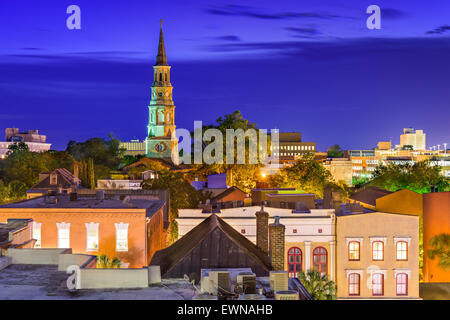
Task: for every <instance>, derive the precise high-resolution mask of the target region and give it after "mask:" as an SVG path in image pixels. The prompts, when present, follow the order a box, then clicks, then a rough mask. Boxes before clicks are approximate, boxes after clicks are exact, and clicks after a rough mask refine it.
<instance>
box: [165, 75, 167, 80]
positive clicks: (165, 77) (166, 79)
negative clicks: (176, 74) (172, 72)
mask: <svg viewBox="0 0 450 320" xmlns="http://www.w3.org/2000/svg"><path fill="white" fill-rule="evenodd" d="M165 75H166V77H165V78H166V81H167V73H166V74H165Z"/></svg>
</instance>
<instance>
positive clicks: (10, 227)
mask: <svg viewBox="0 0 450 320" xmlns="http://www.w3.org/2000/svg"><path fill="white" fill-rule="evenodd" d="M29 221H30V220H28V219H9V220H8V223H0V244H1V243H2V242H7V241H8V240H9V233H10V232H11V231H15V230H19V229H21V228H23V227H25V226H26V225H27V224H28V222H29Z"/></svg>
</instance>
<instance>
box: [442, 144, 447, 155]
mask: <svg viewBox="0 0 450 320" xmlns="http://www.w3.org/2000/svg"><path fill="white" fill-rule="evenodd" d="M443 145H444V152H445V154H447V142H444V143H443Z"/></svg>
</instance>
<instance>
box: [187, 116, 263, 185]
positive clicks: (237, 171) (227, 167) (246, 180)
mask: <svg viewBox="0 0 450 320" xmlns="http://www.w3.org/2000/svg"><path fill="white" fill-rule="evenodd" d="M208 129H218V130H219V131H220V132H221V133H222V136H223V141H222V146H223V150H222V152H223V163H219V164H212V165H207V164H201V165H193V168H194V169H193V170H192V172H191V173H190V178H192V177H194V176H195V177H205V176H206V175H209V174H217V173H224V172H226V173H227V184H228V185H229V186H235V187H238V188H240V189H241V190H243V191H244V192H247V193H248V192H250V191H251V189H253V188H255V187H256V181H257V180H258V178H259V176H260V168H261V159H259V155H257V160H258V161H257V163H256V164H250V163H249V154H250V139H249V138H248V137H246V138H245V148H244V152H245V163H243V164H238V163H237V159H238V154H237V148H236V147H235V149H234V153H233V155H232V156H233V159H228V161H227V153H226V145H227V143H226V130H227V129H233V130H239V129H241V130H243V131H244V132H245V131H246V130H248V129H255V130H256V132H258V128H257V126H256V124H255V123H253V122H250V121H249V120H247V119H245V118H244V117H243V115H242V114H241V112H240V111H239V110H237V111H235V112H233V113H230V114H226V115H224V116H221V117H219V118H218V119H217V120H216V123H215V124H211V125H205V126H203V128H202V130H203V133H204V132H205V131H206V130H208ZM192 134H194V133H192ZM258 138H259V137H258ZM211 143H213V142H211ZM207 145H209V143H204V144H203V149H204V148H205V147H206V146H207ZM268 146H270V142H269V143H268ZM258 148H259V141H258V143H257V146H256V150H258ZM192 150H194V148H192ZM227 162H231V163H229V164H227Z"/></svg>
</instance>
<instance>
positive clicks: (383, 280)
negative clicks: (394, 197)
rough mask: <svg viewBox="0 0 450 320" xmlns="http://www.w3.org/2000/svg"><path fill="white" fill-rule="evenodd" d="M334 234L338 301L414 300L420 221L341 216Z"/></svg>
mask: <svg viewBox="0 0 450 320" xmlns="http://www.w3.org/2000/svg"><path fill="white" fill-rule="evenodd" d="M336 235H337V236H336V242H337V250H336V252H337V257H338V258H337V268H336V273H337V276H336V280H337V283H336V285H337V298H338V299H418V298H419V216H417V215H408V214H392V213H383V212H365V213H360V214H350V215H342V216H338V217H337V222H336Z"/></svg>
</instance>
